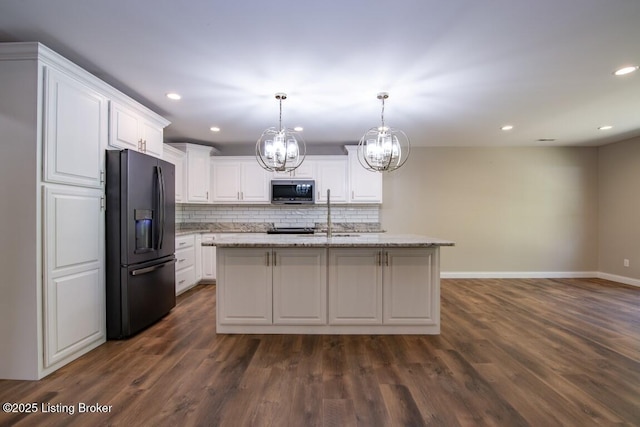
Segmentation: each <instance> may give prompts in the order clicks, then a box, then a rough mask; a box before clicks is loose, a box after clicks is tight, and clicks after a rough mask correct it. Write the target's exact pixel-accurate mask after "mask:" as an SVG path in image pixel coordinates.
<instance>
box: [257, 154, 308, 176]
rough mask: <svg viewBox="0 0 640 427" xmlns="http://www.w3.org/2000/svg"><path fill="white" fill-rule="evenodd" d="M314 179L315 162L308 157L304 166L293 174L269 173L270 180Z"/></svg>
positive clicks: (292, 172) (303, 163)
mask: <svg viewBox="0 0 640 427" xmlns="http://www.w3.org/2000/svg"><path fill="white" fill-rule="evenodd" d="M292 178H299V179H313V178H315V162H314V161H313V160H311V159H310V158H309V157H306V158H305V159H304V161H303V162H302V164H301V165H300V166H298V167H297V168H295V169H294V170H292V171H291V172H269V173H268V179H269V180H271V179H292Z"/></svg>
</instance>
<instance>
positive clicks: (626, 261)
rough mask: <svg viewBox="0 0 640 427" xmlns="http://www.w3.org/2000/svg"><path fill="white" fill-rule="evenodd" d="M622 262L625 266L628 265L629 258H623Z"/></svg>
mask: <svg viewBox="0 0 640 427" xmlns="http://www.w3.org/2000/svg"><path fill="white" fill-rule="evenodd" d="M622 263H623V264H624V266H625V267H629V260H628V259H626V258H625V259H624V261H623V262H622Z"/></svg>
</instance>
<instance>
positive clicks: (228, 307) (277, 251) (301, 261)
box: [208, 233, 454, 334]
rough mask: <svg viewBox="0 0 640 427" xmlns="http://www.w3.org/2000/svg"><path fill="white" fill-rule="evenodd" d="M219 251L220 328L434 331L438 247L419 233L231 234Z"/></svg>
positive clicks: (304, 331)
mask: <svg viewBox="0 0 640 427" xmlns="http://www.w3.org/2000/svg"><path fill="white" fill-rule="evenodd" d="M208 244H209V245H213V246H216V247H217V269H218V277H217V289H216V295H217V316H216V321H217V331H218V332H219V333H258V334H438V333H440V256H439V255H440V247H441V246H453V244H454V243H453V242H451V241H447V240H442V239H436V238H431V237H425V236H418V235H389V234H378V233H362V234H350V233H345V234H334V235H333V236H332V237H327V236H326V235H324V234H322V235H317V234H315V235H268V234H253V233H251V234H230V235H226V236H222V237H220V238H218V239H216V240H214V241H212V242H210V243H208Z"/></svg>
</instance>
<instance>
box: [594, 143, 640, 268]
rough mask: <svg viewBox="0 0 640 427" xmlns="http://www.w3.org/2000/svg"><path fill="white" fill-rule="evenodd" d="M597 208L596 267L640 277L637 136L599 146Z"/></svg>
mask: <svg viewBox="0 0 640 427" xmlns="http://www.w3.org/2000/svg"><path fill="white" fill-rule="evenodd" d="M599 212H600V213H599V260H598V268H599V270H600V271H601V272H603V273H608V274H614V275H617V276H623V277H629V278H633V279H637V280H640V138H635V139H632V140H629V141H625V142H619V143H616V144H610V145H606V146H603V147H600V148H599ZM625 258H626V259H628V260H629V267H624V266H623V260H624V259H625Z"/></svg>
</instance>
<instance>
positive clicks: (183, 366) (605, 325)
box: [0, 279, 640, 427]
mask: <svg viewBox="0 0 640 427" xmlns="http://www.w3.org/2000/svg"><path fill="white" fill-rule="evenodd" d="M215 308H216V304H215V287H214V286H199V287H197V288H195V289H193V290H191V291H189V292H187V293H186V294H184V295H182V296H181V297H180V298H179V301H178V305H177V307H176V308H175V309H174V310H173V311H172V312H171V313H170V314H169V315H168V316H167V317H165V318H164V319H163V320H161V321H160V322H159V323H158V324H156V325H154V326H153V327H152V328H150V329H148V330H146V331H144V332H143V333H141V334H139V335H137V336H135V337H134V338H132V339H129V340H126V341H110V342H108V343H106V344H105V345H103V346H101V347H99V348H97V349H96V350H94V351H92V352H91V353H89V354H87V355H85V356H84V357H82V358H80V359H78V360H76V361H75V362H73V363H71V364H69V365H68V366H66V367H64V368H62V369H60V370H59V371H57V372H55V373H54V374H52V375H50V376H49V377H47V378H45V379H43V380H41V381H34V382H30V381H0V402H3V403H4V402H20V403H29V402H35V403H37V404H38V407H39V408H40V411H39V412H38V413H36V414H28V415H27V414H7V413H0V425H3V426H5V425H11V426H13V425H16V426H35V425H37V426H87V425H92V426H94V425H95V426H98V425H117V426H127V427H131V426H177V425H180V426H234V427H235V426H278V427H279V426H296V427H297V426H367V427H371V426H423V425H429V426H509V427H511V426H544V427H547V426H640V289H638V288H633V287H630V286H625V285H620V284H616V283H613V282H608V281H605V280H598V279H562V280H555V279H554V280H552V279H527V280H513V279H509V280H506V279H505V280H443V281H442V334H441V335H439V336H313V335H308V336H287V335H217V334H216V328H215ZM80 402H82V403H86V404H88V405H92V404H96V403H99V404H101V405H111V411H110V412H108V413H78V409H79V403H80ZM43 404H44V405H45V408H46V407H47V406H46V405H47V404H48V405H52V406H54V407H55V405H56V404H60V405H66V406H67V407H72V408H73V409H74V413H73V415H71V414H69V413H68V412H69V410H64V407H62V406H60V408H62V409H63V411H62V412H61V413H52V412H49V413H42V405H43Z"/></svg>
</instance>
